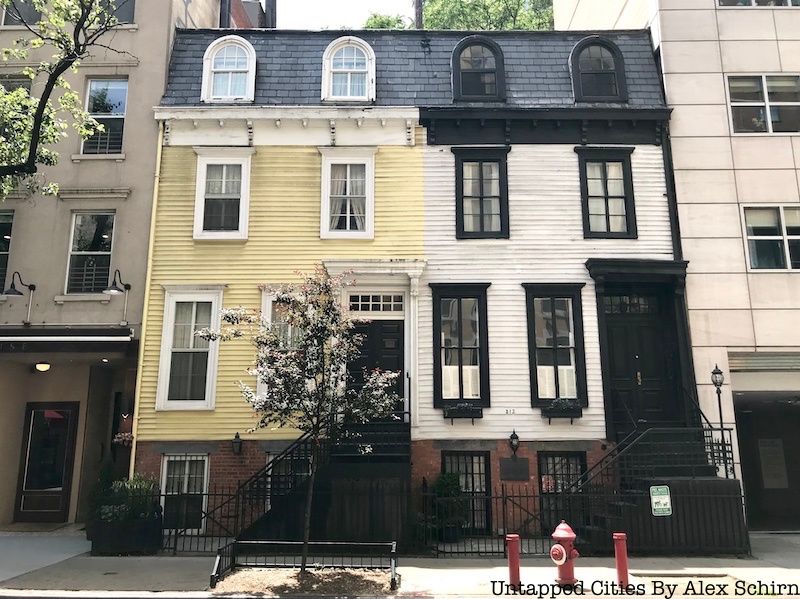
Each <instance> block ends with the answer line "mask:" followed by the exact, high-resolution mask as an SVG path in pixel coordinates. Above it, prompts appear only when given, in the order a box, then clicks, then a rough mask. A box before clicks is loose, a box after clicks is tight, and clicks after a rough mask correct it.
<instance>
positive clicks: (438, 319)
mask: <svg viewBox="0 0 800 599" xmlns="http://www.w3.org/2000/svg"><path fill="white" fill-rule="evenodd" d="M490 286H491V283H429V287H430V288H431V294H432V300H433V327H432V328H433V407H434V408H437V409H443V408H445V407H446V406H452V405H455V404H459V403H468V404H470V405H472V406H475V407H482V408H488V407H490V405H491V398H490V392H489V323H488V319H487V312H488V310H487V307H488V304H487V289H489V287H490ZM464 298H467V299H477V300H478V319H479V323H478V335H479V339H480V344H479V346H478V347H479V350H480V351H479V354H478V366H479V368H480V371H479V372H480V389H481V396H480V398H478V399H474V398H455V399H444V398H443V397H442V304H441V300H443V299H464ZM461 393H462V394H463V390H462V392H461Z"/></svg>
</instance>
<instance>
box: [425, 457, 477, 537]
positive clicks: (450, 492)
mask: <svg viewBox="0 0 800 599" xmlns="http://www.w3.org/2000/svg"><path fill="white" fill-rule="evenodd" d="M433 495H434V497H435V499H434V501H435V506H436V509H435V510H434V517H435V518H436V523H437V525H438V530H439V540H440V541H441V542H443V543H457V542H458V541H460V540H461V538H462V536H463V532H464V530H463V529H464V526H465V525H466V524H467V521H468V515H469V500H468V499H467V498H466V497H465V496H464V492H463V491H462V490H461V481H460V480H459V476H458V474H455V473H452V472H450V473H447V472H446V473H442V475H441V476H439V478H438V479H437V480H436V482H435V483H434V485H433Z"/></svg>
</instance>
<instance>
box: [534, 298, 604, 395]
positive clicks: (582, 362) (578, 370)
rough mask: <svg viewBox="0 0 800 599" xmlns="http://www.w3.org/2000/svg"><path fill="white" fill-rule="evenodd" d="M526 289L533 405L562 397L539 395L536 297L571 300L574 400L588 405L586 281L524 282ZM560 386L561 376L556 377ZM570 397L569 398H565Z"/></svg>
mask: <svg viewBox="0 0 800 599" xmlns="http://www.w3.org/2000/svg"><path fill="white" fill-rule="evenodd" d="M522 286H523V287H524V288H525V318H526V320H527V324H528V368H529V372H530V384H531V406H532V407H534V408H546V407H550V406H552V405H553V402H554V401H556V400H557V399H559V398H547V399H540V398H539V384H538V383H539V380H538V374H537V372H536V326H535V321H534V314H533V300H534V298H536V299H539V298H550V299H561V298H566V299H570V300H572V322H573V326H574V328H575V330H574V331H573V335H574V338H575V389H576V391H577V395H578V397H577V398H575V400H574V401H576V402H577V403H578V405H579V406H580V407H582V408H585V407H587V406H588V405H589V397H588V391H587V386H586V349H585V345H584V337H583V305H582V290H583V288H584V287H585V286H586V284H585V283H523V284H522ZM556 385H558V376H556ZM563 399H565V400H568V399H567V398H563Z"/></svg>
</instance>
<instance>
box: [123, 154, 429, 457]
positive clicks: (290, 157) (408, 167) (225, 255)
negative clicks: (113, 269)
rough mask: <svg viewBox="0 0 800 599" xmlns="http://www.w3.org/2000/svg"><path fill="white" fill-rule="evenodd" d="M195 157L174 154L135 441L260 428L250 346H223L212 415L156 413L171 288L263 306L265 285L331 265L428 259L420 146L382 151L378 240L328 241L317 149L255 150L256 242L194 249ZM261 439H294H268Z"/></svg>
mask: <svg viewBox="0 0 800 599" xmlns="http://www.w3.org/2000/svg"><path fill="white" fill-rule="evenodd" d="M196 161H197V157H196V155H195V153H194V151H193V150H192V148H191V147H166V148H164V155H163V161H162V167H161V179H160V185H159V200H158V205H157V212H156V216H155V217H156V227H155V240H154V250H153V255H152V257H151V273H152V283H151V287H150V294H149V297H148V301H147V320H146V322H147V325H146V330H145V336H144V337H145V338H144V358H143V361H142V364H141V368H142V378H141V385H140V388H139V390H138V406H139V419H138V426H137V438H138V439H139V440H142V441H148V440H215V439H216V440H218V439H230V438H232V437H233V434H234V433H235V432H236V431H240V432H242V433H244V431H246V430H247V429H248V428H250V427H251V426H253V425H254V424H255V421H254V420H253V412H252V411H251V409H250V407H249V406H248V405H247V404H246V403H245V402H244V400H243V399H242V397H241V395H240V392H239V389H238V386H237V383H238V381H240V380H245V381H249V382H253V381H252V379H250V377H248V376H247V375H246V373H245V370H246V368H247V367H248V366H249V365H250V363H251V361H252V359H253V356H254V350H253V348H252V347H251V346H250V345H249V343H248V342H247V341H231V342H227V343H223V344H222V345H221V347H220V359H219V369H218V375H217V376H218V378H217V397H216V408H215V410H214V411H192V412H183V411H182V412H157V411H156V410H155V399H156V384H157V381H158V362H159V354H160V348H161V332H162V324H163V311H164V295H165V294H164V288H163V286H164V285H175V284H184V285H185V284H212V283H218V284H220V283H222V284H226V285H227V287H226V289H225V292H224V299H223V303H224V305H225V306H226V307H233V306H252V307H256V308H257V307H260V305H261V292H260V291H259V289H258V286H259V285H260V284H262V283H267V284H270V283H281V282H289V281H294V280H296V279H297V274H296V271H309V270H311V269H313V267H314V266H315V264H317V263H319V262H321V261H322V260H325V259H329V258H342V259H348V258H350V259H356V258H421V257H422V253H423V250H422V231H423V204H422V149H421V146H416V147H404V146H392V147H389V146H384V147H380V148H379V149H378V152H377V154H376V162H375V239H374V240H357V241H349V240H338V239H337V240H321V239H320V238H319V218H320V175H321V157H320V153H319V151H318V150H317V149H316V148H315V147H298V146H294V147H290V146H287V147H275V146H269V147H266V146H261V147H256V153H255V154H254V156H253V163H252V179H251V199H250V227H249V239H248V240H247V241H246V242H242V241H216V242H215V241H195V240H193V239H192V223H193V212H194V201H195V173H196ZM256 436H257V437H259V438H266V437H269V438H282V437H283V438H285V437H294V436H296V432H295V431H290V430H268V431H260V432H259V433H258V434H257V435H256Z"/></svg>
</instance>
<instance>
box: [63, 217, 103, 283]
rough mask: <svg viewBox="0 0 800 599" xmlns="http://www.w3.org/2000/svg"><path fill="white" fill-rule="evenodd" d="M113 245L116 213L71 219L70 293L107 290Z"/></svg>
mask: <svg viewBox="0 0 800 599" xmlns="http://www.w3.org/2000/svg"><path fill="white" fill-rule="evenodd" d="M113 242H114V213H113V212H76V213H74V214H73V215H72V239H71V240H70V252H69V267H68V269H67V290H66V291H67V293H101V292H102V291H103V290H104V289H106V288H107V287H108V279H109V273H110V271H111V248H112V246H113Z"/></svg>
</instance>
